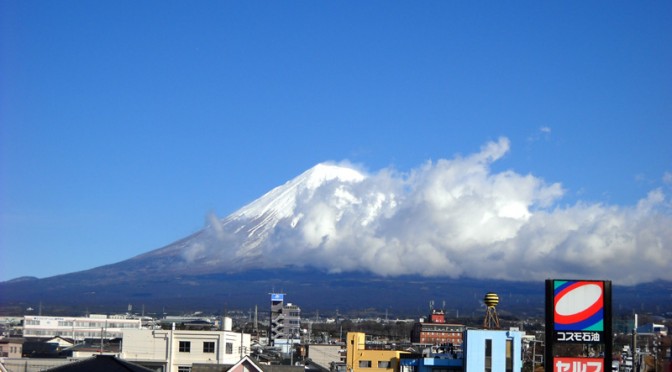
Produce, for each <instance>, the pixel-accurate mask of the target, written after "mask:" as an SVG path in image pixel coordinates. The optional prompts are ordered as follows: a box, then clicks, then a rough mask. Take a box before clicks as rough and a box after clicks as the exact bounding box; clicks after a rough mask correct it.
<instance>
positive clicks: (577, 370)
mask: <svg viewBox="0 0 672 372" xmlns="http://www.w3.org/2000/svg"><path fill="white" fill-rule="evenodd" d="M553 371H554V372H602V371H604V361H603V360H602V359H596V358H556V359H554V361H553Z"/></svg>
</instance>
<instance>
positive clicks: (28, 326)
mask: <svg viewBox="0 0 672 372" xmlns="http://www.w3.org/2000/svg"><path fill="white" fill-rule="evenodd" d="M140 327H141V321H140V319H128V318H126V317H125V316H123V315H119V316H114V315H111V316H107V315H99V314H91V315H89V316H88V317H53V316H39V315H26V316H24V317H23V337H39V338H46V337H56V336H63V337H68V338H71V339H73V340H75V341H79V340H84V339H87V338H89V339H90V338H96V339H101V338H102V339H112V338H121V337H122V332H123V331H124V330H127V329H140Z"/></svg>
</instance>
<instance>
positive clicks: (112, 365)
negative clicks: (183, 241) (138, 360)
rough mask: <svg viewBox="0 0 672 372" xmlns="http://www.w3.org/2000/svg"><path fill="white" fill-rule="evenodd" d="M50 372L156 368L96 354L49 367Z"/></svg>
mask: <svg viewBox="0 0 672 372" xmlns="http://www.w3.org/2000/svg"><path fill="white" fill-rule="evenodd" d="M46 371H50V372H90V371H96V372H153V371H154V370H152V369H149V368H145V367H143V366H139V365H137V364H133V363H129V362H126V361H124V360H121V359H119V358H117V357H115V356H113V355H96V356H94V357H91V358H87V359H84V360H81V361H77V362H73V363H68V364H64V365H62V366H58V367H54V368H50V369H47V370H46Z"/></svg>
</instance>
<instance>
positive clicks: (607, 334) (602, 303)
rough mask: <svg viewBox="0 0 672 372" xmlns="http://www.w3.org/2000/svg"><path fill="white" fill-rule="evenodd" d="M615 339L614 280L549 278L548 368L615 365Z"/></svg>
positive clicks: (595, 368)
mask: <svg viewBox="0 0 672 372" xmlns="http://www.w3.org/2000/svg"><path fill="white" fill-rule="evenodd" d="M612 339H613V334H612V332H611V281H608V280H558V279H548V280H546V360H547V361H548V362H547V364H546V371H548V372H550V371H563V372H571V371H582V372H590V371H603V370H604V366H605V365H607V366H610V365H611V352H612ZM573 345H578V346H580V347H578V348H577V347H575V346H573ZM571 350H593V353H595V350H597V351H598V352H597V353H599V354H601V355H603V356H604V357H603V358H595V357H593V355H592V354H591V355H588V354H585V353H584V354H579V355H571V354H572V352H571ZM568 354H569V355H568Z"/></svg>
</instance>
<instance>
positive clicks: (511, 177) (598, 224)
mask: <svg viewBox="0 0 672 372" xmlns="http://www.w3.org/2000/svg"><path fill="white" fill-rule="evenodd" d="M509 146H510V145H509V141H508V139H506V138H502V139H499V140H498V141H496V142H491V143H487V144H486V145H484V146H483V147H482V148H481V149H480V151H479V152H477V153H474V154H471V155H469V156H464V157H455V158H453V159H441V160H438V161H435V162H427V163H426V164H423V165H421V166H419V167H418V168H417V169H414V170H412V171H411V172H408V173H400V172H398V171H395V170H394V169H383V170H380V171H377V172H374V173H365V172H363V171H361V170H358V169H357V168H356V167H354V166H352V165H349V164H340V165H332V164H320V165H318V166H316V167H314V168H312V169H311V170H309V171H307V172H305V173H304V174H302V175H301V176H299V177H297V178H295V179H294V180H291V181H289V182H287V183H286V184H285V185H282V186H280V187H278V188H276V189H274V190H272V191H271V192H269V193H268V194H266V195H264V196H263V197H261V198H260V199H258V200H257V201H255V202H253V203H251V204H249V205H248V206H246V207H243V208H241V209H240V210H239V211H237V212H235V213H233V214H231V215H230V216H228V217H226V218H224V219H218V218H215V217H214V216H211V218H210V219H209V224H208V226H207V227H206V228H205V230H204V231H203V234H201V235H200V237H199V238H198V239H192V240H190V241H187V242H184V243H183V244H182V246H181V248H180V249H181V252H182V253H181V254H182V257H183V258H184V259H185V260H186V261H188V262H192V261H199V262H201V263H206V264H209V265H219V266H221V265H224V266H226V264H227V262H228V263H231V265H233V263H234V262H237V263H240V262H243V261H246V262H254V265H255V266H257V267H265V268H271V267H286V266H292V265H293V266H296V265H298V266H313V267H318V268H321V269H324V270H327V271H329V272H348V271H366V272H373V273H375V274H378V275H383V276H397V275H406V274H414V275H415V274H420V275H425V276H447V277H453V278H454V277H472V278H491V279H508V280H522V281H528V280H535V281H536V280H542V279H545V278H596V279H610V280H613V281H614V282H615V283H617V284H636V283H641V282H648V281H652V280H657V279H664V280H672V267H671V265H670V261H669V252H672V243H671V242H672V214H671V213H670V211H671V208H670V204H669V202H668V201H667V200H666V197H665V194H664V192H663V190H662V189H655V190H652V191H651V192H649V194H648V195H647V196H646V197H644V198H643V199H642V200H640V201H639V202H638V203H637V204H636V205H633V206H614V205H604V204H596V203H585V202H579V203H576V204H574V205H569V206H561V205H560V201H561V200H562V197H563V195H564V193H565V190H563V188H562V186H561V185H560V184H559V183H551V184H549V183H546V182H544V180H542V179H540V178H538V177H535V176H534V175H529V174H527V175H523V174H519V173H516V172H515V171H511V170H507V171H502V172H497V173H496V172H493V171H492V169H491V165H492V164H493V163H494V162H496V161H497V160H498V159H501V158H502V157H503V156H504V155H505V154H506V153H507V152H508V151H509Z"/></svg>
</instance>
